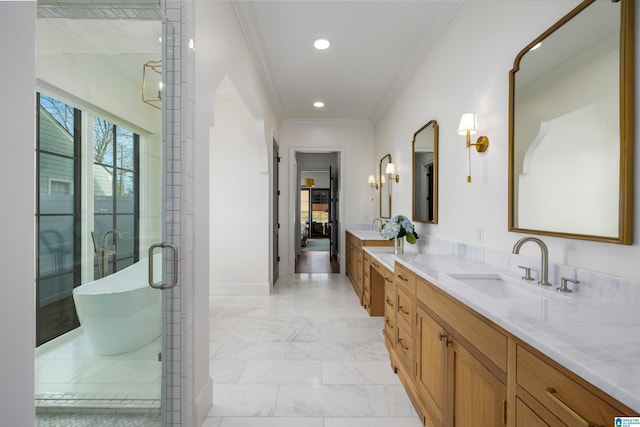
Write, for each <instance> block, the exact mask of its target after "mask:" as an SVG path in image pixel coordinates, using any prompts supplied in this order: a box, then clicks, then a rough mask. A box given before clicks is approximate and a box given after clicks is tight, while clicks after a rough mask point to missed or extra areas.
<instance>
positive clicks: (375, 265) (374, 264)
mask: <svg viewBox="0 0 640 427" xmlns="http://www.w3.org/2000/svg"><path fill="white" fill-rule="evenodd" d="M371 264H373V266H374V267H375V268H380V266H379V265H378V264H376V263H375V262H373V261H371Z"/></svg>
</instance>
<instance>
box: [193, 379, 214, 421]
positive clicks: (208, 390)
mask: <svg viewBox="0 0 640 427" xmlns="http://www.w3.org/2000/svg"><path fill="white" fill-rule="evenodd" d="M194 406H195V416H196V425H197V426H201V425H202V424H203V423H204V420H205V419H206V418H207V415H209V411H210V410H211V407H212V406H213V381H212V380H211V378H210V377H209V378H208V379H207V382H206V383H205V384H204V387H202V390H200V393H198V395H197V396H196V401H195V402H194Z"/></svg>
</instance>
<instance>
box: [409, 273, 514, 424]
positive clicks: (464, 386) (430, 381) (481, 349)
mask: <svg viewBox="0 0 640 427" xmlns="http://www.w3.org/2000/svg"><path fill="white" fill-rule="evenodd" d="M417 299H418V306H417V328H416V332H417V333H416V352H417V353H416V359H417V364H416V375H415V382H416V387H417V389H418V391H419V393H420V397H421V398H422V400H423V402H424V405H425V407H426V408H427V415H426V418H425V425H433V426H454V425H456V426H468V425H482V426H485V425H486V426H500V425H504V424H506V420H507V418H506V417H507V412H506V411H507V407H506V404H507V387H506V364H507V342H508V341H507V336H506V335H504V334H503V333H502V331H500V330H497V329H494V328H493V327H492V325H490V324H489V323H488V322H486V321H485V320H484V319H483V318H481V317H479V316H477V315H475V313H473V312H472V311H470V310H468V309H467V308H466V307H465V306H463V305H462V304H459V303H457V302H456V301H455V300H453V299H452V298H451V297H449V296H448V295H445V294H444V293H442V292H441V291H440V290H438V289H436V288H435V287H434V286H433V285H432V284H430V283H429V282H427V281H425V280H423V279H419V280H418V284H417ZM470 331H474V332H472V333H471V334H468V333H469V332H470ZM475 331H477V333H476V332H475ZM490 355H499V356H498V360H493V359H491V357H493V356H490ZM496 362H497V363H496Z"/></svg>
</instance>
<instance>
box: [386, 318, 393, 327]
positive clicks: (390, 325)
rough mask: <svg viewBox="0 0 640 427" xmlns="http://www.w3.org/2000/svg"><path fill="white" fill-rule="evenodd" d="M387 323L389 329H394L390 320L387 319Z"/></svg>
mask: <svg viewBox="0 0 640 427" xmlns="http://www.w3.org/2000/svg"><path fill="white" fill-rule="evenodd" d="M386 323H387V326H388V327H390V328H393V325H392V324H391V322H389V319H386Z"/></svg>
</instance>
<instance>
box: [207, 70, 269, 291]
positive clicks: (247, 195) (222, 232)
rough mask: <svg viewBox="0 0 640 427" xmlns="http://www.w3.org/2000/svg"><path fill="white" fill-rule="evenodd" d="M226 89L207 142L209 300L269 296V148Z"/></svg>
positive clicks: (239, 102) (247, 113)
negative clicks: (223, 296)
mask: <svg viewBox="0 0 640 427" xmlns="http://www.w3.org/2000/svg"><path fill="white" fill-rule="evenodd" d="M223 86H224V87H222V86H221V87H220V89H219V90H218V93H217V95H216V98H215V112H214V114H215V117H214V121H215V124H214V126H213V127H212V128H211V133H210V139H209V144H210V148H211V151H210V153H209V154H210V161H209V166H210V173H211V181H210V192H209V197H210V200H209V209H210V227H211V229H210V248H211V254H210V259H211V261H210V266H211V271H210V286H211V288H210V289H211V291H210V294H211V295H269V287H270V286H269V257H268V254H269V235H268V234H267V233H265V232H264V230H268V229H269V215H268V212H269V176H268V171H267V170H265V164H264V162H265V159H264V156H265V155H266V150H265V147H266V143H265V141H264V138H262V140H261V141H260V140H259V139H258V138H257V134H256V125H257V122H256V119H255V118H254V117H253V116H252V114H251V112H250V111H249V109H248V108H247V106H246V104H245V103H244V101H243V100H242V98H240V95H239V94H238V92H237V91H236V90H235V88H234V87H233V86H232V84H231V82H229V81H228V79H227V78H225V80H224V81H223ZM230 254H236V255H237V256H229V255H230ZM248 266H250V268H247V267H248Z"/></svg>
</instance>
